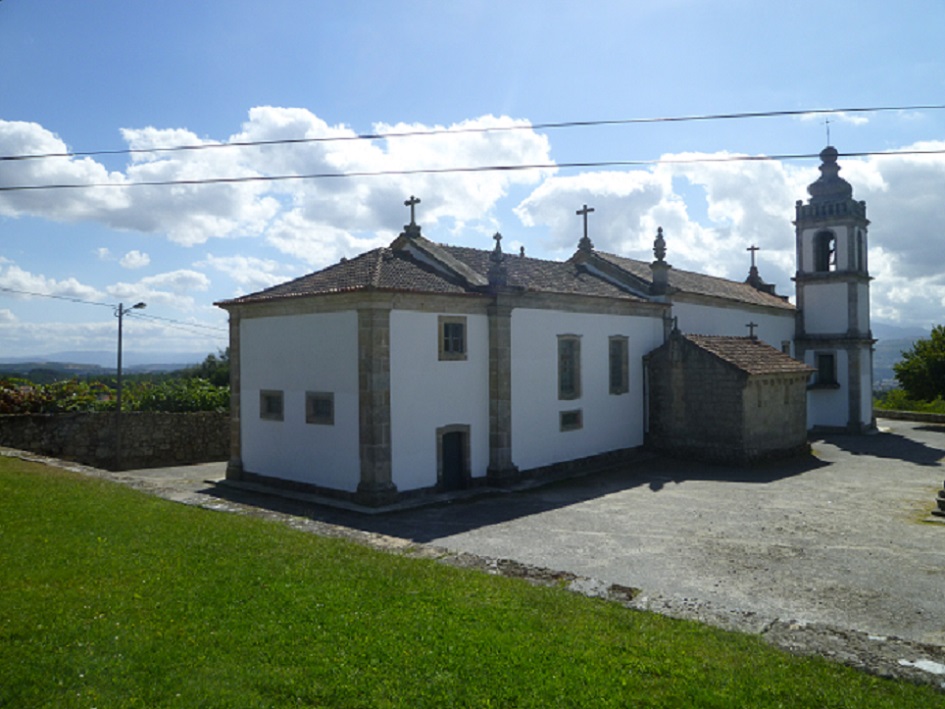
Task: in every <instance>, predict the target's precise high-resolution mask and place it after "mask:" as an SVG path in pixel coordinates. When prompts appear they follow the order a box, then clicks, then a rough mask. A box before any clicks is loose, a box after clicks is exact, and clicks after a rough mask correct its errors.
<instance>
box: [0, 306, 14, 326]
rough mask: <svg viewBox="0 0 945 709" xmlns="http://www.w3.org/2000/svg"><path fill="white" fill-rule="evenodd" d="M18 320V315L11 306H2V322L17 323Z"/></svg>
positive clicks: (0, 310)
mask: <svg viewBox="0 0 945 709" xmlns="http://www.w3.org/2000/svg"><path fill="white" fill-rule="evenodd" d="M15 322H17V317H16V315H14V314H13V311H12V310H10V309H9V308H0V323H15Z"/></svg>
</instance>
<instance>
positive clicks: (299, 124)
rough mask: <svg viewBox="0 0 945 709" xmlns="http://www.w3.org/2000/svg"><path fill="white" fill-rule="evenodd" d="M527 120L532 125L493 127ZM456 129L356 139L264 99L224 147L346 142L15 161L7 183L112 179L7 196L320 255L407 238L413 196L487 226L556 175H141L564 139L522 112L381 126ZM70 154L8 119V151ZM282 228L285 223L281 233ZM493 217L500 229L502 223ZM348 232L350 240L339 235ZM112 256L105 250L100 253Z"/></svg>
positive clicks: (469, 154) (370, 167)
mask: <svg viewBox="0 0 945 709" xmlns="http://www.w3.org/2000/svg"><path fill="white" fill-rule="evenodd" d="M503 126H504V127H508V126H517V127H519V128H521V129H520V130H512V131H501V130H497V131H492V132H480V129H488V128H493V129H494V128H499V127H503ZM446 128H448V129H450V130H453V131H457V132H454V133H452V134H450V135H435V136H425V137H412V138H411V137H404V138H387V139H377V140H360V139H355V138H356V134H355V132H354V131H353V130H351V129H350V128H348V127H345V126H330V125H328V124H327V123H325V121H323V120H322V119H320V118H319V117H318V116H316V115H315V114H313V113H311V112H310V111H308V110H306V109H301V108H277V107H271V106H262V107H257V108H254V109H252V110H251V111H250V112H249V119H248V120H247V121H246V122H245V123H244V124H243V126H242V129H241V131H240V132H238V133H237V134H235V135H233V136H231V137H230V138H229V139H228V140H225V141H223V142H243V141H272V140H280V139H298V138H345V140H341V141H334V142H311V143H301V144H299V143H294V144H287V145H268V146H260V147H248V148H223V149H218V148H206V149H201V150H187V151H176V152H156V153H147V152H144V153H135V154H133V156H132V157H131V162H130V164H129V165H128V166H127V168H126V170H125V172H124V173H122V172H111V173H110V172H108V171H107V170H106V169H105V168H104V166H102V165H101V164H99V163H97V162H95V161H94V160H93V159H91V158H82V159H77V158H67V157H63V158H54V159H42V160H24V161H17V162H14V163H11V165H12V166H11V167H10V169H9V170H8V171H7V172H6V174H5V176H4V178H3V182H2V184H8V185H34V184H37V185H38V184H53V183H63V184H105V185H114V186H113V187H97V188H94V189H81V190H76V189H73V190H40V191H24V192H8V193H0V195H2V196H0V215H4V214H5V215H10V216H19V215H38V216H42V217H44V218H49V219H55V220H60V221H77V220H87V221H94V222H98V223H101V224H103V225H105V226H108V227H110V228H115V229H125V230H135V231H140V232H148V233H159V234H165V235H167V237H168V238H169V239H170V240H171V241H173V242H176V243H178V244H181V245H186V246H192V245H195V244H201V243H204V242H206V241H207V240H208V239H211V238H219V237H233V236H259V235H261V234H266V235H267V238H268V239H269V242H270V243H271V244H272V245H274V246H275V247H276V248H278V249H280V250H282V251H283V252H284V253H287V254H290V255H293V256H298V255H299V254H304V256H302V258H304V259H305V260H306V262H308V263H322V264H324V263H327V261H324V260H321V257H320V256H319V255H318V254H325V255H327V256H331V255H333V254H335V253H337V252H339V251H346V250H347V249H348V247H349V246H350V245H351V244H358V243H362V242H361V241H360V240H361V239H363V238H364V237H363V235H364V234H365V233H370V234H371V235H372V236H373V235H374V234H376V233H385V234H396V233H397V232H398V231H399V229H400V226H401V225H402V224H403V223H405V221H406V212H405V210H404V208H403V206H402V204H403V200H404V199H405V198H406V197H407V196H409V195H411V194H416V195H418V196H420V197H421V198H422V199H423V205H422V208H421V211H420V215H419V219H420V220H421V221H422V224H423V225H425V226H427V227H428V229H429V228H431V227H433V226H435V225H437V224H439V223H441V222H446V223H447V226H450V227H452V228H454V229H457V228H460V227H464V226H470V227H472V228H475V227H476V225H477V224H480V223H481V222H483V220H485V221H489V220H490V219H491V216H490V211H491V210H492V209H493V207H494V206H495V204H496V202H497V201H498V200H499V199H500V198H501V197H503V196H504V195H505V194H506V193H507V191H508V189H509V187H510V186H511V185H516V184H526V185H527V184H534V183H536V182H538V181H540V180H541V179H542V178H543V177H544V176H546V175H547V174H549V173H548V171H540V170H531V171H510V172H495V171H492V172H466V173H439V174H414V175H404V174H387V175H383V176H373V177H366V178H364V179H341V178H330V179H308V180H287V181H277V182H239V183H228V184H199V185H176V186H172V187H169V186H158V185H155V186H138V187H128V186H127V185H128V183H141V182H166V181H179V180H195V181H200V180H207V179H213V178H221V177H223V178H256V177H266V176H283V175H312V174H320V173H330V174H335V173H347V172H388V173H391V172H399V171H410V170H424V169H429V170H440V169H448V168H455V167H458V166H459V167H470V168H475V167H481V166H488V165H496V164H503V165H505V164H508V165H514V164H520V163H545V164H546V163H549V162H550V145H549V142H548V139H547V138H546V137H545V136H542V135H539V134H537V133H535V132H534V131H532V130H531V129H530V128H529V127H528V123H527V122H526V121H522V120H513V119H511V118H507V117H495V116H483V117H480V118H477V119H473V120H468V121H463V122H461V123H457V124H454V125H451V126H448V127H444V126H426V125H422V124H396V125H388V124H383V123H378V124H376V125H374V126H373V131H374V132H375V133H390V132H401V133H402V132H410V131H425V130H428V129H435V130H443V129H446ZM122 136H123V137H124V139H125V141H126V142H127V144H128V146H129V147H130V148H132V149H134V150H148V149H150V148H162V147H171V146H177V145H210V144H212V142H213V141H209V140H202V139H200V138H198V136H196V135H195V134H193V133H191V132H189V131H186V130H182V129H159V128H154V127H146V128H140V129H124V130H122ZM66 151H68V147H67V146H66V145H65V143H64V142H63V141H62V140H60V139H59V138H58V137H57V136H55V135H54V134H53V133H51V132H50V131H48V130H46V129H45V128H43V127H42V126H40V125H38V124H35V123H22V122H8V121H0V153H2V154H8V155H16V154H40V153H61V152H66ZM270 226H271V228H270ZM490 226H491V224H490ZM339 239H340V242H339ZM100 255H101V254H100Z"/></svg>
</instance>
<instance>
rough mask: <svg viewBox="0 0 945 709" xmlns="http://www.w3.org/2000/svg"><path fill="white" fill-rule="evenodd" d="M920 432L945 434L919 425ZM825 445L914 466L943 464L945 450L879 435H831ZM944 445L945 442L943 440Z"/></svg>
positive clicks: (907, 439) (936, 429)
mask: <svg viewBox="0 0 945 709" xmlns="http://www.w3.org/2000/svg"><path fill="white" fill-rule="evenodd" d="M915 430H917V431H931V432H936V433H943V432H945V428H942V427H941V426H916V427H915ZM822 440H824V441H825V442H827V443H830V444H832V445H834V446H836V447H837V448H839V449H840V450H843V451H846V452H847V453H850V454H851V455H866V456H872V457H875V458H890V459H893V460H901V461H904V462H906V463H914V464H915V465H931V466H938V465H940V463H939V461H940V460H941V459H942V457H943V456H945V448H943V447H938V446H931V445H929V444H927V443H923V442H921V441H917V440H914V439H913V438H909V437H907V436H903V435H901V434H899V433H891V432H880V433H877V434H875V435H871V436H854V435H828V436H824V437H823V439H822ZM942 443H943V445H945V439H943V441H942Z"/></svg>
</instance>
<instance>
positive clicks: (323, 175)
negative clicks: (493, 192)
mask: <svg viewBox="0 0 945 709" xmlns="http://www.w3.org/2000/svg"><path fill="white" fill-rule="evenodd" d="M942 154H945V149H940V148H936V149H928V150H916V149H911V150H880V151H873V150H864V151H855V152H844V153H838V155H839V157H889V156H895V155H942ZM818 155H819V154H818V153H796V154H782V155H722V156H700V157H684V158H661V159H659V160H600V161H589V162H562V163H555V162H549V163H527V164H520V165H478V166H470V167H430V168H415V169H410V170H358V171H353V172H316V173H310V174H304V175H299V174H292V175H243V176H240V177H206V178H199V179H180V180H141V181H137V182H87V183H50V184H45V185H6V186H0V192H25V191H35V190H68V189H93V188H108V187H110V188H116V187H170V186H196V185H233V184H243V183H251V182H284V181H289V180H322V179H343V178H352V177H384V176H397V175H442V174H451V173H476V172H520V171H523V170H554V169H568V168H602V167H652V166H655V165H679V164H683V165H685V164H697V163H724V162H771V161H781V160H807V159H812V158H816V157H818Z"/></svg>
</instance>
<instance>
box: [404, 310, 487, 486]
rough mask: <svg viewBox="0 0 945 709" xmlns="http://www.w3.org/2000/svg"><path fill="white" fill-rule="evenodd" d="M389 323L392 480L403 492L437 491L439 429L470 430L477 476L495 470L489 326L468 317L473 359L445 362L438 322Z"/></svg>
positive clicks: (407, 319)
mask: <svg viewBox="0 0 945 709" xmlns="http://www.w3.org/2000/svg"><path fill="white" fill-rule="evenodd" d="M440 315H452V313H447V312H444V313H426V312H417V311H408V310H393V311H392V312H391V316H390V382H391V387H390V416H391V432H390V434H391V475H392V481H393V483H394V484H395V485H396V486H397V489H398V490H400V491H405V490H415V489H417V488H424V487H430V486H432V485H435V484H436V482H437V480H436V469H437V450H436V430H437V429H438V428H442V427H444V426H449V425H452V424H464V425H468V426H469V449H470V450H469V453H470V472H471V473H472V475H473V477H481V476H484V475H485V474H486V469H487V468H488V466H489V329H488V327H489V324H488V318H487V317H486V316H485V315H472V314H469V315H466V314H461V315H460V317H465V318H466V350H467V351H466V359H465V360H453V361H442V362H441V361H439V336H440V334H439V316H440Z"/></svg>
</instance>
